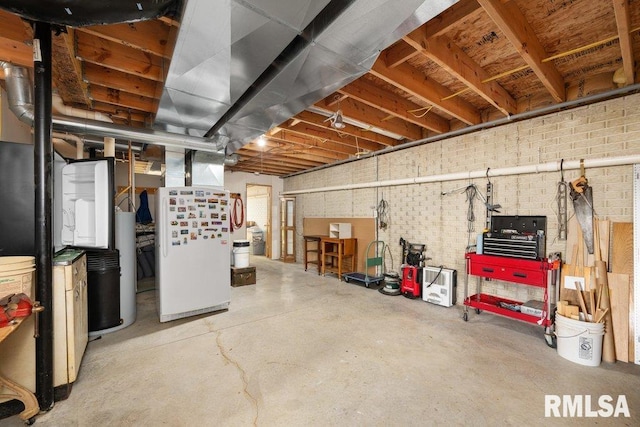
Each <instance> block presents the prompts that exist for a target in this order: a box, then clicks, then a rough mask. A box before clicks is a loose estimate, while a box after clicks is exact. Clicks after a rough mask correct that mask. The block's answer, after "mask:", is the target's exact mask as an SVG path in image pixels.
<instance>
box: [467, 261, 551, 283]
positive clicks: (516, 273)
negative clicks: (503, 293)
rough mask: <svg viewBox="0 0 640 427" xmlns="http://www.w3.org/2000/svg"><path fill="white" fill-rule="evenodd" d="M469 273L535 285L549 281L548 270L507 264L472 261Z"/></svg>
mask: <svg viewBox="0 0 640 427" xmlns="http://www.w3.org/2000/svg"><path fill="white" fill-rule="evenodd" d="M469 274H472V275H474V276H482V277H489V278H492V279H497V280H504V281H507V282H515V283H523V284H525V285H533V286H543V287H544V286H546V283H547V272H546V271H544V270H542V269H540V270H528V269H523V268H518V267H511V266H505V265H494V264H483V263H471V269H470V271H469Z"/></svg>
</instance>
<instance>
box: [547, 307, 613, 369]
mask: <svg viewBox="0 0 640 427" xmlns="http://www.w3.org/2000/svg"><path fill="white" fill-rule="evenodd" d="M603 336H604V323H591V322H583V321H580V320H574V319H570V318H568V317H564V316H562V315H560V314H558V313H556V337H557V343H558V345H557V347H558V354H559V355H560V356H562V357H564V358H565V359H567V360H570V361H572V362H574V363H578V364H580V365H585V366H599V365H600V361H601V360H602V337H603Z"/></svg>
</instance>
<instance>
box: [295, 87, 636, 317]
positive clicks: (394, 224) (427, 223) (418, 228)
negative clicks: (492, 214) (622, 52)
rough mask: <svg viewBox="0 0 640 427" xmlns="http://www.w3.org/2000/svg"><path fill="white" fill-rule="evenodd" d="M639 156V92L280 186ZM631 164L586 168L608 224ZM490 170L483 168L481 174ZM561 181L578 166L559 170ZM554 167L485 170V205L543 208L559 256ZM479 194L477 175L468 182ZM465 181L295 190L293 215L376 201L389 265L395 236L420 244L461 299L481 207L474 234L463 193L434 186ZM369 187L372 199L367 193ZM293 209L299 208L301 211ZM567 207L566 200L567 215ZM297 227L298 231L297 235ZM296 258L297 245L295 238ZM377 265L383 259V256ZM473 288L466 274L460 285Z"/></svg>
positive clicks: (625, 192)
mask: <svg viewBox="0 0 640 427" xmlns="http://www.w3.org/2000/svg"><path fill="white" fill-rule="evenodd" d="M637 154H640V95H632V96H627V97H624V98H618V99H615V100H610V101H606V102H602V103H599V104H595V105H590V106H586V107H581V108H577V109H574V110H568V111H564V112H559V113H554V114H551V115H548V116H544V117H538V118H534V119H531V120H527V121H522V122H517V123H511V124H508V125H504V126H501V127H497V128H492V129H487V130H484V131H478V132H475V133H472V134H468V135H463V136H459V137H455V138H451V139H447V140H443V141H438V142H434V143H431V144H427V145H421V146H417V147H413V148H410V149H405V150H399V151H396V152H393V153H389V154H385V155H381V156H377V157H375V158H368V159H363V160H360V161H356V162H351V163H347V164H344V165H340V166H337V167H331V168H327V169H323V170H320V171H317V172H312V173H306V174H302V175H298V176H295V177H291V178H287V179H285V181H284V189H285V191H286V190H297V189H306V188H319V187H325V186H331V185H343V184H349V183H359V182H373V181H376V177H377V180H378V181H385V180H394V179H400V178H410V177H418V176H431V175H440V174H447V173H455V172H466V171H478V170H486V169H487V168H491V169H496V168H504V167H512V166H522V165H531V164H537V163H546V162H550V161H559V160H560V159H565V160H579V159H582V158H584V159H589V158H601V157H610V156H622V155H637ZM632 170H633V167H632V166H619V167H611V168H600V169H588V170H587V171H586V175H587V178H588V179H589V183H590V185H591V186H592V187H593V194H594V205H595V209H596V212H597V214H598V215H599V216H600V217H601V218H604V219H609V220H611V221H631V220H632V213H633V212H632ZM489 173H490V171H489ZM564 175H565V180H566V181H571V180H574V179H576V178H577V177H578V176H579V171H577V170H572V171H565V174H564ZM559 180H560V172H552V173H538V174H528V175H518V176H504V177H491V181H492V183H493V185H494V194H493V195H494V198H493V201H494V203H499V204H500V205H502V208H501V209H500V214H501V215H544V216H546V217H547V223H548V225H547V252H562V253H563V254H564V253H565V244H564V242H563V241H558V240H557V238H556V235H557V230H558V223H557V212H556V210H557V203H556V201H555V195H556V189H557V183H558V181H559ZM472 182H473V183H475V184H476V185H477V186H478V188H479V189H480V191H481V192H482V194H483V195H484V194H485V191H486V182H487V181H486V179H475V180H473V181H472ZM468 184H469V181H468V180H458V181H448V182H438V183H429V184H419V185H415V184H414V185H404V186H393V187H381V188H378V189H377V190H376V189H360V190H349V191H335V192H327V193H309V194H304V195H298V196H296V199H297V209H298V210H297V214H298V221H297V223H298V224H299V227H300V228H301V227H302V218H303V217H305V216H308V217H312V216H316V217H362V216H369V215H370V214H371V212H370V207H371V206H373V205H377V203H378V201H379V200H380V198H382V197H384V199H385V200H386V201H387V202H388V204H389V209H388V214H389V226H388V229H387V230H385V231H380V233H379V238H380V239H382V240H385V241H386V242H387V243H388V244H389V246H390V249H391V251H392V254H393V261H394V268H395V269H396V270H398V269H399V264H400V254H401V248H400V246H399V245H398V241H399V239H400V237H403V238H405V239H406V240H408V241H409V242H412V243H424V244H426V245H427V252H426V254H427V256H429V257H431V258H432V259H431V260H430V261H429V262H428V263H429V264H430V265H445V266H446V267H449V268H455V269H457V270H458V277H459V284H458V295H457V297H458V298H457V299H458V303H459V304H461V303H462V301H463V299H464V295H463V292H464V277H465V274H464V272H465V260H464V252H465V248H466V247H467V245H468V244H469V243H471V244H475V239H476V234H478V233H480V232H481V231H482V229H483V228H484V224H485V210H484V207H483V205H482V202H481V201H480V200H476V201H475V211H474V212H475V218H476V219H475V222H474V224H473V229H474V232H473V233H471V235H470V236H469V234H468V232H467V208H468V205H467V203H466V198H465V194H464V192H463V190H462V189H461V190H460V191H458V192H456V193H452V194H449V195H446V196H442V195H441V193H442V192H443V191H451V190H454V189H457V188H461V187H465V186H467V185H468ZM376 194H377V197H376ZM301 207H302V209H301ZM572 214H573V209H572V208H571V204H570V203H569V215H572ZM301 233H302V231H301V230H300V231H299V234H301ZM297 254H298V258H299V259H301V258H302V243H301V239H299V241H298V247H297ZM387 264H388V265H389V266H390V265H391V261H390V260H389V259H388V258H387ZM470 289H471V290H472V291H474V290H475V280H472V281H471V283H470ZM483 292H487V293H495V294H497V295H500V296H503V297H507V298H511V299H515V300H521V301H526V300H529V299H542V291H541V290H540V289H538V288H535V287H529V286H519V285H515V284H511V283H505V282H499V281H491V282H485V283H483Z"/></svg>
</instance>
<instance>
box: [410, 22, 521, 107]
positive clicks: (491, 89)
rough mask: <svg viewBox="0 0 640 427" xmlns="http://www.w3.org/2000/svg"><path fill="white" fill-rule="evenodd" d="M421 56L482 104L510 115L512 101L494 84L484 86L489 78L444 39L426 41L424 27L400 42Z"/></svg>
mask: <svg viewBox="0 0 640 427" xmlns="http://www.w3.org/2000/svg"><path fill="white" fill-rule="evenodd" d="M402 39H403V40H404V41H405V42H407V43H408V44H410V45H411V46H413V48H414V49H416V50H418V51H419V52H420V53H421V54H422V55H424V56H426V57H427V58H429V59H430V60H432V61H434V62H435V63H437V64H438V65H439V66H441V67H442V68H444V69H445V70H447V71H448V72H449V73H450V74H452V75H453V76H455V77H456V78H457V79H458V80H460V81H462V82H463V83H464V84H465V85H466V86H467V87H469V88H471V89H472V90H473V91H474V92H476V93H477V94H478V95H480V96H481V97H483V98H484V99H485V101H487V102H488V103H489V104H491V105H493V106H494V107H496V108H497V109H498V110H500V111H502V113H503V114H505V115H509V114H514V113H515V112H516V110H517V108H516V101H515V100H514V99H513V98H512V97H511V95H509V93H508V92H507V91H506V90H504V88H503V87H502V86H500V84H498V83H497V82H496V81H489V82H486V83H484V82H483V80H486V79H488V78H489V74H487V72H486V71H485V70H484V69H483V68H482V67H480V65H478V64H477V63H476V62H475V61H474V60H473V59H472V58H470V57H469V55H467V54H466V53H464V51H463V50H462V49H460V48H459V47H458V46H457V45H456V44H455V43H454V42H453V41H451V40H450V39H449V38H448V37H446V36H435V37H430V38H427V37H426V31H425V28H424V26H423V27H421V28H418V29H417V30H415V31H412V32H411V33H409V34H408V35H407V36H405V37H403V38H402Z"/></svg>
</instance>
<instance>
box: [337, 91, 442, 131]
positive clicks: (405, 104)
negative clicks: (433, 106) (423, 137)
mask: <svg viewBox="0 0 640 427" xmlns="http://www.w3.org/2000/svg"><path fill="white" fill-rule="evenodd" d="M338 92H340V93H342V94H345V95H349V97H350V98H353V99H356V100H358V101H360V102H362V103H364V104H367V105H370V106H372V107H374V108H377V109H379V110H381V111H384V112H385V113H387V114H391V115H393V116H395V117H397V118H399V119H402V120H404V121H407V122H409V123H413V124H415V125H418V126H420V127H423V128H425V129H429V130H432V131H434V132H437V133H444V132H448V131H449V122H448V121H447V120H446V119H444V118H443V117H441V116H438V115H436V114H433V113H430V112H426V113H425V111H424V110H422V111H421V113H422V114H417V113H414V112H415V111H417V110H421V109H422V106H421V105H418V104H414V103H413V102H411V101H409V100H407V99H405V98H403V97H401V96H399V95H396V94H395V93H393V92H390V91H387V90H383V89H381V88H379V87H378V86H376V85H374V84H372V83H369V82H367V81H365V80H364V79H359V80H356V81H354V82H352V83H350V84H348V85H347V86H345V87H343V88H342V89H340V90H339V91H338Z"/></svg>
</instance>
